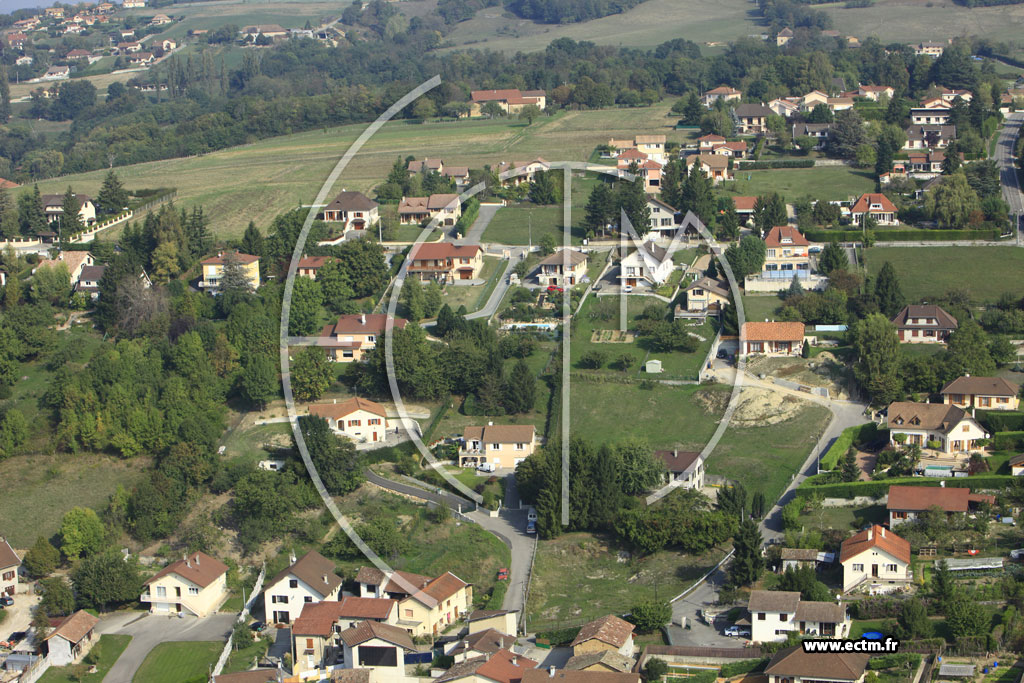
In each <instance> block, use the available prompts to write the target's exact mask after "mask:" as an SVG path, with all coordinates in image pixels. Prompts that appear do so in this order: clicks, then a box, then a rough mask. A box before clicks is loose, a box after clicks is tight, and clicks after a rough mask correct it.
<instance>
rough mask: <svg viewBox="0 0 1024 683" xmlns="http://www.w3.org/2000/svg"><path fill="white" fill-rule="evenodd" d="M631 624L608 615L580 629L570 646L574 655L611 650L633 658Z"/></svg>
mask: <svg viewBox="0 0 1024 683" xmlns="http://www.w3.org/2000/svg"><path fill="white" fill-rule="evenodd" d="M634 628H635V627H634V626H633V624H631V623H629V622H628V621H625V620H624V619H620V618H619V617H617V616H615V615H614V614H608V615H605V616H603V617H601V618H600V619H595V620H594V621H589V622H587V623H586V624H583V626H581V627H580V631H579V633H578V634H576V638H575V639H574V640H573V641H572V643H571V644H570V647H571V648H572V653H573V654H574V655H584V654H589V653H591V652H603V651H604V650H612V651H614V652H618V653H619V654H620V655H623V656H625V657H632V656H633V649H634V648H633V629H634Z"/></svg>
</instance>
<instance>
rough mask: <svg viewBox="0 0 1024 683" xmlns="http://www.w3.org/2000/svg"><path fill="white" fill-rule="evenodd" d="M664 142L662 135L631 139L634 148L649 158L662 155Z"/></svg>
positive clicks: (638, 136) (640, 136)
mask: <svg viewBox="0 0 1024 683" xmlns="http://www.w3.org/2000/svg"><path fill="white" fill-rule="evenodd" d="M665 141H666V140H665V136H664V135H637V136H636V137H634V138H633V144H634V146H635V147H636V148H637V149H638V150H639V151H641V152H643V153H644V154H647V155H649V156H655V155H662V154H664V153H665Z"/></svg>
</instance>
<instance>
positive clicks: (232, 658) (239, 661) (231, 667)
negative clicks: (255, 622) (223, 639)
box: [223, 638, 269, 674]
mask: <svg viewBox="0 0 1024 683" xmlns="http://www.w3.org/2000/svg"><path fill="white" fill-rule="evenodd" d="M268 645H269V642H268V641H266V640H264V639H263V638H254V639H253V641H252V643H250V644H249V645H247V646H245V647H243V648H242V649H240V650H232V651H231V654H230V655H228V661H227V663H226V664H225V665H224V671H223V673H226V674H232V673H236V672H238V671H248V670H249V669H251V668H252V667H253V665H254V664H255V663H256V662H258V661H259V659H260V658H261V657H263V656H264V655H265V654H267V647H268Z"/></svg>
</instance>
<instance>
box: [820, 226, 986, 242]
mask: <svg viewBox="0 0 1024 683" xmlns="http://www.w3.org/2000/svg"><path fill="white" fill-rule="evenodd" d="M999 233H1000V231H999V230H996V229H985V230H923V229H922V230H917V229H915V230H873V231H872V232H871V234H870V237H871V238H872V239H874V240H876V241H883V242H943V241H946V240H995V239H999ZM804 237H806V238H807V239H808V240H810V241H812V242H836V241H838V242H860V241H861V240H863V239H864V232H863V231H862V230H805V231H804Z"/></svg>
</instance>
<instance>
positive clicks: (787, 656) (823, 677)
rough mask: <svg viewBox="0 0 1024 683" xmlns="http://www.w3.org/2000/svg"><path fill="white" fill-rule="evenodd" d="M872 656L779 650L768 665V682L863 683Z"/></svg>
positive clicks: (796, 649) (790, 648)
mask: <svg viewBox="0 0 1024 683" xmlns="http://www.w3.org/2000/svg"><path fill="white" fill-rule="evenodd" d="M870 657H871V655H869V654H867V653H865V652H842V653H832V652H804V649H803V647H802V646H800V645H794V646H793V647H787V648H786V649H784V650H779V651H778V652H776V653H775V656H774V657H772V658H771V661H769V662H768V666H767V667H765V670H764V671H765V675H766V676H767V678H768V683H861V682H862V681H863V680H864V673H865V670H866V669H867V665H868V659H870Z"/></svg>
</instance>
